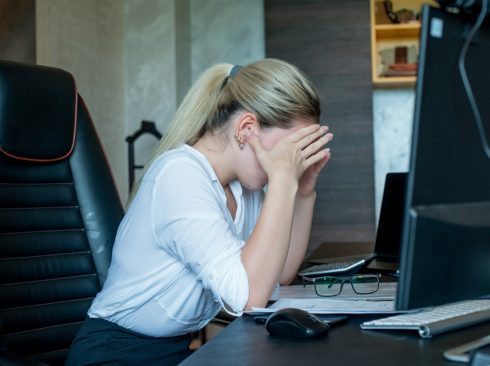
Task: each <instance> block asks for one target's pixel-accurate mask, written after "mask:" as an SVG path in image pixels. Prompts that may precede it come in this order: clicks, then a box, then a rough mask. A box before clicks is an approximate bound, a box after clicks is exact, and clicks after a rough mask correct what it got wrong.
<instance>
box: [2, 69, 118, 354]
mask: <svg viewBox="0 0 490 366" xmlns="http://www.w3.org/2000/svg"><path fill="white" fill-rule="evenodd" d="M123 214H124V211H123V207H122V205H121V202H120V199H119V196H118V194H117V191H116V188H115V184H114V180H113V177H112V175H111V172H110V169H109V165H108V163H107V160H106V158H105V155H104V152H103V150H102V147H101V144H100V141H99V139H98V137H97V133H96V131H95V128H94V125H93V123H92V120H91V118H90V116H89V113H88V111H87V108H86V106H85V103H84V102H83V100H82V99H81V98H80V96H79V95H78V92H77V89H76V85H75V81H74V79H73V77H72V75H71V74H69V73H67V72H65V71H63V70H59V69H55V68H50V67H42V66H35V65H25V64H19V63H12V62H5V61H0V349H1V350H3V351H5V350H7V351H8V352H14V353H17V354H20V355H23V356H27V357H29V358H32V359H36V360H40V361H42V362H44V363H47V364H63V363H64V359H65V357H66V355H67V352H68V349H69V346H70V343H71V341H72V340H73V337H74V336H75V334H76V332H77V331H78V329H79V327H80V325H81V323H82V322H83V320H84V319H85V317H86V312H87V310H88V308H89V306H90V304H91V302H92V299H93V298H94V296H95V294H96V293H97V292H98V291H99V290H100V288H101V286H102V284H103V282H104V280H105V277H106V274H107V269H108V267H109V263H110V258H111V252H112V245H113V241H114V238H115V234H116V231H117V227H118V225H119V222H120V220H121V219H122V216H123ZM0 361H1V359H0ZM0 364H3V363H2V362H0Z"/></svg>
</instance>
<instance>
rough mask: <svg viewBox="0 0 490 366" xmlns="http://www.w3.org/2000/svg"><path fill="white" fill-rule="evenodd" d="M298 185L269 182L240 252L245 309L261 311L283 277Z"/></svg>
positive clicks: (289, 182) (279, 180) (276, 181)
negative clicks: (245, 284)
mask: <svg viewBox="0 0 490 366" xmlns="http://www.w3.org/2000/svg"><path fill="white" fill-rule="evenodd" d="M297 189H298V185H297V182H295V181H294V180H284V179H277V180H274V181H269V186H268V190H267V194H266V197H265V200H264V204H263V206H262V210H261V213H260V216H259V219H258V221H257V225H256V226H255V229H254V231H253V233H252V235H251V236H250V238H249V240H248V241H247V243H246V244H245V246H244V248H243V249H242V262H243V265H244V267H245V270H246V271H247V275H248V282H249V299H248V302H247V305H246V307H247V308H250V307H252V306H258V307H264V306H265V305H266V304H267V301H268V299H269V296H270V294H271V292H272V290H273V289H274V287H275V286H276V284H277V282H278V281H279V279H280V276H281V274H282V271H283V268H284V265H285V262H286V258H287V256H288V251H289V243H290V239H291V227H292V223H293V215H294V206H295V199H296V193H297Z"/></svg>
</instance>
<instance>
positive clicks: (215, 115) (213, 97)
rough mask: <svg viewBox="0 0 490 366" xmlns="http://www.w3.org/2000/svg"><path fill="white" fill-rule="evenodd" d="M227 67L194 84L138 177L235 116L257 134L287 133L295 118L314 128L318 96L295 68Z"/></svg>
mask: <svg viewBox="0 0 490 366" xmlns="http://www.w3.org/2000/svg"><path fill="white" fill-rule="evenodd" d="M232 66H233V65H230V64H218V65H215V66H212V67H210V68H209V69H207V70H206V71H205V72H204V73H203V74H202V75H201V77H200V78H199V79H198V80H197V81H196V82H195V83H194V85H193V86H192V87H191V88H190V90H189V92H188V93H187V95H186V96H185V98H184V100H183V101H182V103H181V104H180V107H179V108H178V109H177V112H176V113H175V116H174V119H173V120H172V122H171V123H170V126H169V128H168V130H167V132H166V134H165V136H164V138H163V139H162V140H161V141H160V142H159V143H158V144H157V145H156V147H155V149H154V150H153V152H152V154H151V156H150V159H149V161H148V163H147V164H146V166H145V168H144V170H143V173H142V174H141V177H142V176H143V175H144V174H145V172H146V170H147V169H148V167H149V166H150V165H151V163H152V162H153V161H154V160H155V159H156V158H157V157H158V156H160V155H161V154H163V153H164V152H165V151H167V150H171V149H174V148H176V147H178V146H180V145H182V144H184V143H187V144H189V145H193V144H195V143H196V142H197V140H199V139H200V138H201V137H202V136H203V135H204V134H205V133H207V132H216V131H218V130H220V129H222V128H224V127H226V126H227V123H228V121H229V120H230V117H231V116H232V115H233V114H234V113H236V112H239V111H247V112H251V113H254V114H255V116H256V118H257V121H258V123H259V125H260V126H261V127H262V128H267V127H279V128H288V127H290V126H291V124H292V122H293V119H296V118H307V119H310V120H311V121H312V122H316V123H317V122H318V120H319V118H320V102H319V100H318V95H317V93H316V91H315V88H314V86H313V84H312V82H311V81H310V79H309V78H308V77H307V76H306V75H305V74H303V73H302V72H301V71H300V70H299V69H298V68H296V67H295V66H293V65H291V64H289V63H287V62H285V61H281V60H277V59H271V58H269V59H263V60H259V61H256V62H253V63H251V64H249V65H247V66H244V67H242V68H240V69H239V70H238V72H236V73H234V74H233V75H230V70H231V68H232ZM141 177H140V178H139V179H138V182H137V183H136V185H135V186H134V188H133V189H132V191H131V194H130V198H129V203H130V202H131V201H132V199H133V198H134V196H135V194H136V192H137V191H138V189H139V186H140V182H141ZM129 203H128V204H129Z"/></svg>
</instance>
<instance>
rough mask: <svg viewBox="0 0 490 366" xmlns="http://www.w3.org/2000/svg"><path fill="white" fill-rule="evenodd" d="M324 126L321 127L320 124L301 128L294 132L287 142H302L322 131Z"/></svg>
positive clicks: (287, 138)
mask: <svg viewBox="0 0 490 366" xmlns="http://www.w3.org/2000/svg"><path fill="white" fill-rule="evenodd" d="M322 127H323V126H320V125H319V124H316V123H314V124H311V125H309V126H307V127H303V128H300V129H298V130H296V131H294V132H292V133H291V134H290V135H288V136H287V137H286V138H285V140H286V141H289V142H293V143H296V142H300V141H302V140H303V139H304V138H305V137H307V136H309V135H311V134H314V133H315V132H317V131H318V130H320V129H321V128H322Z"/></svg>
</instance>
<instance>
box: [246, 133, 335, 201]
mask: <svg viewBox="0 0 490 366" xmlns="http://www.w3.org/2000/svg"><path fill="white" fill-rule="evenodd" d="M327 131H328V127H325V126H320V125H318V124H313V125H310V126H308V127H304V128H300V129H298V130H296V131H294V132H292V133H291V134H289V135H287V136H286V137H284V138H282V139H280V140H279V141H278V142H277V143H276V144H275V145H274V147H273V148H272V149H271V150H265V149H264V147H263V146H262V143H261V141H260V139H259V138H258V136H256V135H254V134H251V135H250V136H248V142H249V143H250V145H251V146H252V148H253V149H254V151H255V154H256V156H257V159H258V161H259V163H260V165H261V166H262V169H263V170H264V171H265V173H266V174H267V177H268V179H269V181H271V180H274V179H281V180H282V179H293V180H294V181H295V182H297V183H298V186H299V187H300V188H301V193H302V194H303V193H304V192H307V191H308V190H310V191H312V190H313V189H314V186H315V183H316V179H317V177H318V173H319V172H320V170H321V169H322V168H323V167H324V166H325V164H326V163H327V161H328V159H329V157H330V152H329V150H328V149H324V148H323V147H324V146H325V145H326V144H327V143H328V141H330V140H331V139H332V134H325V133H326V132H327ZM305 173H307V175H306V176H304V174H305ZM303 176H304V178H302V177H303Z"/></svg>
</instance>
